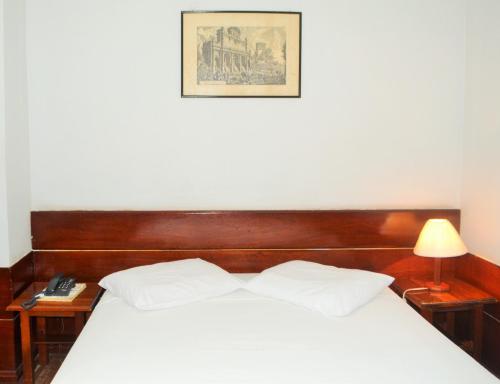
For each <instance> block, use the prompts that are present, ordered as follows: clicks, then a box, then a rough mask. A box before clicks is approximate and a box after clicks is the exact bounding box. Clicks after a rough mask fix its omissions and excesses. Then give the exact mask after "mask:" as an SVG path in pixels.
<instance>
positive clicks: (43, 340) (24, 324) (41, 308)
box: [7, 282, 102, 384]
mask: <svg viewBox="0 0 500 384" xmlns="http://www.w3.org/2000/svg"><path fill="white" fill-rule="evenodd" d="M86 285H87V287H86V288H85V289H84V290H83V291H82V292H81V293H80V294H79V295H78V296H77V297H76V298H75V299H74V300H73V301H72V302H70V303H64V302H54V301H52V302H48V301H47V302H44V301H39V302H38V303H37V305H36V306H35V307H33V308H31V309H30V310H24V309H23V308H22V307H21V303H23V302H24V301H26V300H29V299H30V298H31V297H32V296H33V295H34V294H36V293H38V292H40V291H41V290H42V289H44V288H45V287H46V286H47V282H35V283H33V284H31V285H30V286H29V287H28V288H26V289H25V290H24V291H23V293H21V295H19V296H18V297H17V298H16V299H15V300H14V301H13V302H12V303H11V304H10V305H9V306H8V307H7V311H16V312H19V314H20V316H21V344H22V353H23V371H24V384H31V383H33V376H34V375H33V368H34V367H33V360H32V351H31V344H32V343H33V344H38V348H39V357H40V365H42V366H43V365H45V364H47V361H48V354H47V345H48V344H66V343H72V342H73V341H74V339H70V338H68V337H62V338H55V339H53V340H51V339H49V338H48V337H47V336H46V333H45V325H46V324H45V319H46V318H47V317H73V318H74V319H75V333H76V336H78V335H79V334H80V332H81V330H82V329H83V326H84V325H85V322H86V320H87V316H88V314H90V312H92V310H93V309H94V307H95V305H96V304H97V302H98V301H99V298H100V296H101V294H102V288H101V287H99V286H98V285H97V284H96V283H86ZM32 317H36V318H37V323H36V325H37V332H36V335H35V336H34V337H33V338H32V336H31V318H32Z"/></svg>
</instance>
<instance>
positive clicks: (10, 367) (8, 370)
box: [0, 252, 34, 382]
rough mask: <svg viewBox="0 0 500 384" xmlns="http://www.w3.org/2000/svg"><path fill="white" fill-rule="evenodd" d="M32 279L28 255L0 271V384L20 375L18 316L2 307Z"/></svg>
mask: <svg viewBox="0 0 500 384" xmlns="http://www.w3.org/2000/svg"><path fill="white" fill-rule="evenodd" d="M33 276H34V267H33V254H32V253H31V252H30V253H29V254H27V255H26V256H25V257H23V258H22V259H21V260H19V261H18V262H17V263H16V264H14V265H13V266H12V267H10V268H0V305H1V308H0V309H1V310H0V381H1V382H8V381H14V382H16V381H17V379H18V378H19V376H20V374H21V369H22V364H21V349H20V334H19V316H18V315H16V314H14V313H12V312H6V311H5V306H7V305H8V304H10V302H11V301H12V300H13V299H14V298H15V297H16V296H17V295H19V294H20V293H21V291H22V290H23V289H24V288H25V287H26V286H28V285H29V284H31V282H32V281H33Z"/></svg>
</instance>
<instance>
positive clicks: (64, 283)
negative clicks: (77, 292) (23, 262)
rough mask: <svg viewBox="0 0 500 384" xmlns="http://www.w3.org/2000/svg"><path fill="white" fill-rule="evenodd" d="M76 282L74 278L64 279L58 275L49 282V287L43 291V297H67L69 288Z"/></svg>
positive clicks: (60, 274)
mask: <svg viewBox="0 0 500 384" xmlns="http://www.w3.org/2000/svg"><path fill="white" fill-rule="evenodd" d="M75 284H76V280H75V278H74V277H64V274H62V273H58V274H57V275H55V276H54V277H53V278H52V279H50V281H49V285H47V288H46V289H45V291H44V295H45V296H68V295H69V293H70V292H71V288H74V287H75Z"/></svg>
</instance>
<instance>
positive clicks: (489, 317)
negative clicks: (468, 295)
mask: <svg viewBox="0 0 500 384" xmlns="http://www.w3.org/2000/svg"><path fill="white" fill-rule="evenodd" d="M455 275H456V277H458V278H460V279H462V280H465V281H468V282H469V283H471V284H473V285H475V286H477V287H479V288H481V289H483V290H484V291H486V292H489V293H491V294H492V295H494V296H495V297H496V298H497V299H498V300H499V301H500V266H498V265H496V264H493V263H491V262H489V261H487V260H484V259H482V258H480V257H477V256H475V255H471V254H468V255H466V256H463V257H459V258H457V260H456V262H455ZM499 345H500V303H497V304H490V305H487V306H485V307H484V340H483V359H482V360H483V361H482V363H483V364H484V365H485V366H486V367H487V368H488V369H489V370H490V371H491V372H493V373H494V374H496V375H497V377H500V353H499V349H498V346H499Z"/></svg>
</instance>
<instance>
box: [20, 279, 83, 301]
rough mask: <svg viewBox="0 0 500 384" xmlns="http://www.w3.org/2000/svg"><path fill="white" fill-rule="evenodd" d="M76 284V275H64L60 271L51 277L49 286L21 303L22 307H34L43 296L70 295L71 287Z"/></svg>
mask: <svg viewBox="0 0 500 384" xmlns="http://www.w3.org/2000/svg"><path fill="white" fill-rule="evenodd" d="M75 285H76V280H75V278H74V277H64V274H62V273H58V274H57V275H55V276H54V277H53V278H52V279H50V281H49V284H48V285H47V288H45V289H44V290H43V291H41V292H38V293H37V294H35V295H33V296H32V297H31V299H29V300H26V301H25V302H24V303H21V307H23V308H24V309H25V310H29V309H31V308H33V307H34V306H35V305H36V302H37V300H38V298H39V297H42V296H68V295H69V294H70V292H71V289H72V288H74V287H75Z"/></svg>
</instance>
